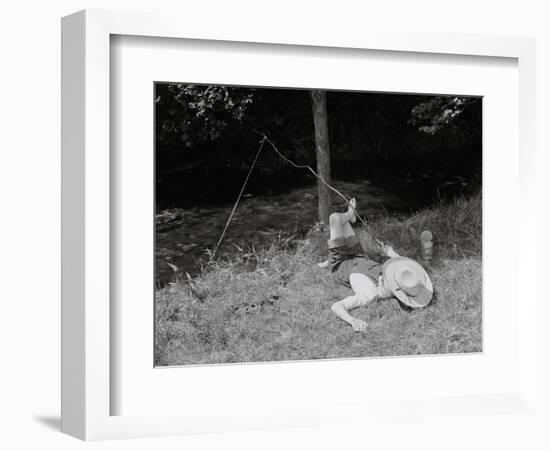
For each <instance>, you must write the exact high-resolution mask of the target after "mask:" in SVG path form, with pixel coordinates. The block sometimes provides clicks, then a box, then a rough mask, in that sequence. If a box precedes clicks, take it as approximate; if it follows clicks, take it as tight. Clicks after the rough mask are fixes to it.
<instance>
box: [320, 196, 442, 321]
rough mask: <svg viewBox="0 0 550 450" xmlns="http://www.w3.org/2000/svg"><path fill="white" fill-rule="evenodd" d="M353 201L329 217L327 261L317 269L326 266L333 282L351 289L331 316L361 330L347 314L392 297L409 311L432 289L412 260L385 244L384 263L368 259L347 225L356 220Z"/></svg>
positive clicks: (424, 300) (420, 304)
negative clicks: (346, 207) (334, 279)
mask: <svg viewBox="0 0 550 450" xmlns="http://www.w3.org/2000/svg"><path fill="white" fill-rule="evenodd" d="M355 208H356V200H355V199H354V198H353V199H351V200H350V202H349V205H348V210H347V212H345V213H333V214H331V216H330V239H329V240H328V246H329V255H330V256H329V259H328V260H327V261H325V262H323V263H320V264H319V266H320V267H330V268H331V270H332V273H333V275H334V276H335V277H336V279H337V281H339V282H341V283H343V284H344V285H346V286H348V287H351V289H352V290H353V293H354V295H350V296H349V297H346V298H344V299H343V300H340V301H338V302H336V303H334V304H333V305H332V307H331V309H332V311H333V312H334V314H336V315H337V316H338V317H339V318H340V319H342V320H344V321H345V322H347V323H349V324H350V325H351V326H352V327H353V329H354V330H355V331H365V330H366V329H367V323H366V322H365V321H364V320H360V319H357V318H355V317H353V316H351V315H350V314H349V313H348V311H349V310H351V309H353V308H357V307H359V306H367V305H368V304H369V303H371V302H372V301H374V300H376V299H382V298H391V297H396V298H397V299H398V300H399V301H400V302H402V303H403V304H405V305H407V306H409V307H411V308H421V307H424V306H426V305H428V303H429V302H430V300H431V299H432V295H433V286H432V282H431V280H430V277H429V276H428V274H427V273H426V271H425V270H424V269H423V268H422V266H420V264H418V263H417V262H415V261H413V260H412V259H409V258H405V257H402V256H399V255H398V254H397V253H396V252H395V250H394V249H393V248H392V247H391V246H389V245H385V244H384V245H383V248H382V249H383V251H384V254H385V255H386V256H385V259H386V261H385V262H384V263H383V264H381V263H378V262H376V261H373V260H371V259H370V258H369V257H368V255H367V254H366V253H365V251H364V250H363V248H362V247H361V243H360V242H359V239H357V236H355V233H354V231H353V228H352V226H351V224H352V223H355V221H356V215H355Z"/></svg>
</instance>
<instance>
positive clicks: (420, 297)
mask: <svg viewBox="0 0 550 450" xmlns="http://www.w3.org/2000/svg"><path fill="white" fill-rule="evenodd" d="M403 265H406V266H407V267H408V269H409V270H412V271H413V272H414V273H416V274H417V275H418V276H419V277H420V278H421V279H422V281H423V285H422V288H421V289H420V290H419V292H418V294H417V295H415V296H411V295H408V294H407V293H406V292H405V291H403V290H402V289H401V288H400V287H399V285H398V284H397V281H396V279H395V278H396V277H395V275H396V272H397V270H399V268H400V267H401V268H402V267H403ZM382 273H383V274H384V280H385V281H386V286H387V288H388V289H389V290H390V291H391V292H392V293H393V295H394V296H395V297H396V298H397V300H399V301H400V302H401V303H403V304H404V305H407V306H410V307H411V308H424V307H425V306H427V305H428V304H429V303H430V301H431V300H432V297H433V290H434V289H433V284H432V280H430V277H429V275H428V273H427V272H426V271H425V270H424V268H423V267H422V266H421V265H420V264H418V263H417V262H416V261H414V260H412V259H410V258H406V257H404V256H399V257H395V258H391V259H389V260H388V261H386V262H385V263H384V266H383V267H382Z"/></svg>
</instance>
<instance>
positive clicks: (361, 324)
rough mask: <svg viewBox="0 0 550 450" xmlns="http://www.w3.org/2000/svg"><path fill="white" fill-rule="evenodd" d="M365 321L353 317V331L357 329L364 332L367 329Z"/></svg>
mask: <svg viewBox="0 0 550 450" xmlns="http://www.w3.org/2000/svg"><path fill="white" fill-rule="evenodd" d="M367 325H368V324H367V322H365V321H364V320H361V319H355V318H354V319H353V321H352V322H351V326H352V327H353V331H358V332H361V333H362V332H364V331H366V330H367Z"/></svg>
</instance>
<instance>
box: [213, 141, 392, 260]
mask: <svg viewBox="0 0 550 450" xmlns="http://www.w3.org/2000/svg"><path fill="white" fill-rule="evenodd" d="M253 131H254V132H255V133H256V134H259V135H260V136H262V139H261V140H260V147H259V149H258V152H257V153H256V156H255V157H254V161H252V165H251V166H250V169H249V171H248V174H247V175H246V178H245V180H244V183H243V186H242V188H241V191H240V192H239V195H238V197H237V201H236V202H235V205H234V206H233V210H232V211H231V214H230V215H229V218H228V219H227V222H226V224H225V227H224V229H223V232H222V234H221V236H220V239H219V240H218V243H217V244H216V247H215V248H214V251H213V252H212V254H211V255H210V261H212V260H213V259H214V256H215V255H216V252H217V251H218V248H219V247H220V244H221V243H222V241H223V238H224V237H225V233H226V232H227V229H228V228H229V224H230V223H231V220H232V219H233V215H234V214H235V211H236V210H237V206H238V204H239V202H240V201H241V198H242V195H243V193H244V190H245V188H246V185H247V183H248V179H249V178H250V175H251V174H252V170H253V169H254V166H255V165H256V162H257V161H258V157H259V156H260V153H261V152H262V149H263V148H264V145H265V143H266V142H267V143H268V144H269V145H270V146H271V148H272V149H273V150H274V151H275V153H276V154H277V155H278V156H279V157H280V158H281V159H283V160H284V161H286V162H287V163H289V164H290V165H291V166H293V167H295V168H297V169H306V170H309V171H310V172H311V173H312V174H313V175H314V176H315V178H317V179H318V180H319V181H320V182H321V183H323V184H324V185H325V186H327V187H328V188H329V189H330V190H331V191H333V192H335V193H336V194H337V195H339V196H340V197H342V198H343V199H344V200H345V201H346V203H348V204H349V202H350V199H348V198H347V197H346V196H345V195H344V194H342V193H341V192H340V191H339V190H338V189H336V188H335V187H333V186H331V185H330V184H329V183H327V182H326V181H325V180H324V179H323V177H322V176H320V175H319V174H318V173H317V172H315V170H313V169H312V168H311V167H310V166H308V165H306V164H296V163H295V162H294V161H292V160H291V159H289V158H287V157H286V156H285V155H283V154H282V153H281V152H280V151H279V149H277V147H276V146H275V144H274V143H273V142H272V141H271V140H270V139H269V138H268V137H267V136H266V135H265V134H262V133H260V132H259V131H257V130H253ZM353 213H354V214H355V216H356V217H357V218H358V219H359V221H360V222H361V224H362V225H363V228H364V230H365V231H366V232H367V233H368V234H369V235H370V236H371V237H372V238H373V239H374V240H375V241H376V242H377V243H378V244H379V245H380V246H383V243H382V241H380V240H379V239H377V238H376V236H375V235H374V234H373V233H372V231H370V229H369V227H368V225H367V222H366V221H365V219H363V218H362V217H361V216H360V215H359V214H358V213H357V211H356V210H355V209H353Z"/></svg>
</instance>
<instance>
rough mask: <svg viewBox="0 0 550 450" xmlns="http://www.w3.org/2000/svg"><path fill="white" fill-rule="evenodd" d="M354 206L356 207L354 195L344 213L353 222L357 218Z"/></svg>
mask: <svg viewBox="0 0 550 450" xmlns="http://www.w3.org/2000/svg"><path fill="white" fill-rule="evenodd" d="M356 208H357V200H356V199H355V197H352V198H351V200H350V201H349V203H348V211H347V213H346V214H347V215H348V218H349V221H350V222H351V223H355V222H356V220H357V216H356V215H355V209H356Z"/></svg>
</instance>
